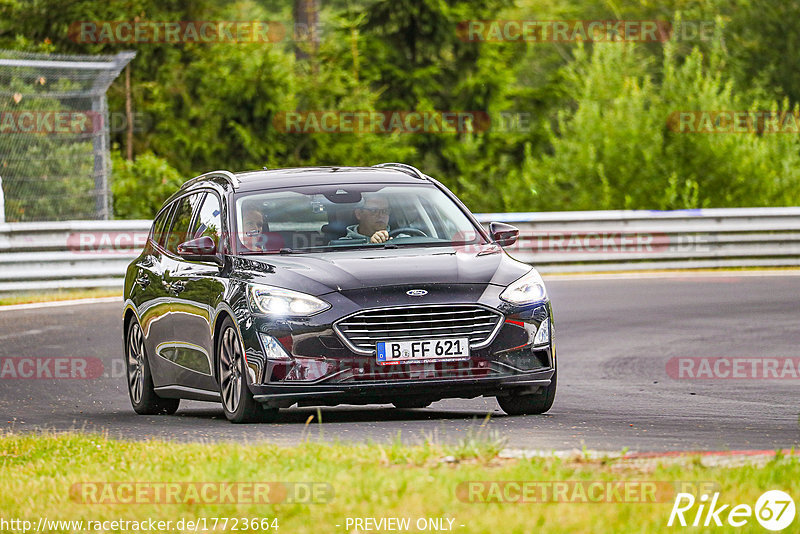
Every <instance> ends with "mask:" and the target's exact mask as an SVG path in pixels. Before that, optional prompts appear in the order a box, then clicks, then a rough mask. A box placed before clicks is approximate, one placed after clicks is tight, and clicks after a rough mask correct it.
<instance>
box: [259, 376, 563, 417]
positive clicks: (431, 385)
mask: <svg viewBox="0 0 800 534" xmlns="http://www.w3.org/2000/svg"><path fill="white" fill-rule="evenodd" d="M554 372H555V371H554V370H553V369H547V370H543V371H536V372H532V373H526V374H524V375H517V376H507V377H502V378H497V377H487V378H473V379H454V380H453V379H449V380H448V379H445V380H436V379H430V380H408V381H404V382H386V383H370V384H333V385H331V384H318V385H302V386H301V385H270V386H263V385H261V386H253V387H251V388H250V389H251V390H253V393H254V398H255V400H256V401H258V402H261V403H264V404H266V405H267V406H270V407H273V408H288V407H290V406H292V405H294V404H297V405H298V406H314V405H330V406H332V405H337V404H388V403H391V402H392V401H396V400H399V399H408V398H414V399H425V400H427V401H430V402H435V401H438V400H442V399H451V398H461V399H471V398H475V397H480V396H487V397H488V396H492V397H494V396H498V395H508V394H510V393H534V392H535V391H537V390H538V389H539V388H540V387H545V386H549V385H550V379H551V378H552V377H553V373H554Z"/></svg>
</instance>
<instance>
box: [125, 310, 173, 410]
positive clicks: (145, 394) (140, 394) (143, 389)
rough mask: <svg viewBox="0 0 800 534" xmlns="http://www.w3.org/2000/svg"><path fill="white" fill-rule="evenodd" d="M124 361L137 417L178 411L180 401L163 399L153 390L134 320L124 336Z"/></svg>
mask: <svg viewBox="0 0 800 534" xmlns="http://www.w3.org/2000/svg"><path fill="white" fill-rule="evenodd" d="M125 361H126V365H125V367H126V370H127V377H128V395H129V396H130V398H131V406H133V411H135V412H136V413H138V414H139V415H160V414H167V415H172V414H174V413H175V412H176V411H178V406H179V405H180V403H181V400H180V399H163V398H161V397H159V396H158V395H156V392H155V389H154V388H153V375H151V374H150V364H149V362H148V361H147V351H146V349H145V348H144V335H143V334H142V328H141V327H140V326H139V323H138V322H136V320H135V319H133V320H131V323H130V325H128V332H127V335H126V336H125Z"/></svg>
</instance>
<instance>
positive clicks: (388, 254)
mask: <svg viewBox="0 0 800 534" xmlns="http://www.w3.org/2000/svg"><path fill="white" fill-rule="evenodd" d="M234 268H235V270H236V272H237V274H238V275H239V276H240V277H243V278H248V279H249V281H252V282H255V283H263V284H269V285H274V286H278V287H284V288H289V289H295V290H298V291H303V292H305V293H309V294H312V295H324V294H326V293H330V292H333V291H348V290H353V289H363V288H369V287H385V286H402V285H413V284H424V285H431V284H448V285H452V284H478V285H483V286H485V285H488V284H492V285H499V286H506V285H508V284H510V283H511V282H513V281H514V280H516V279H517V278H519V277H520V276H522V275H523V274H525V273H526V272H528V271H529V270H530V266H529V265H526V264H524V263H521V262H518V261H516V260H514V259H512V258H510V257H509V256H508V255H507V254H506V253H505V252H504V251H503V250H502V249H500V248H499V247H497V246H494V245H487V246H482V247H480V248H479V250H470V251H464V250H459V249H454V248H450V247H447V248H444V247H442V248H415V249H411V248H409V249H377V250H364V249H361V250H354V251H340V252H326V253H314V254H288V255H280V256H278V255H248V256H245V257H242V258H240V259H239V261H237V262H236V263H235V267H234Z"/></svg>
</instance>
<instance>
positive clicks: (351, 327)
mask: <svg viewBox="0 0 800 534" xmlns="http://www.w3.org/2000/svg"><path fill="white" fill-rule="evenodd" d="M502 319H503V316H502V315H500V314H499V313H497V312H495V311H492V310H490V309H488V308H483V307H481V306H474V305H432V306H409V307H404V308H381V309H375V310H365V311H362V312H358V313H356V314H354V315H351V316H349V317H346V318H345V319H342V320H341V321H339V322H338V323H336V330H337V332H338V333H339V335H340V336H341V337H342V338H343V339H344V340H345V341H346V342H347V344H348V345H350V347H351V348H354V349H356V352H359V353H361V354H372V353H373V352H374V351H375V346H376V344H377V343H378V342H379V341H397V340H403V339H415V340H416V339H432V338H436V337H447V338H454V337H466V338H469V343H470V347H472V348H473V349H474V348H481V347H483V346H485V345H486V344H488V342H489V341H490V340H491V337H492V335H493V334H494V333H495V331H496V330H497V327H498V326H499V324H500V322H501V321H502Z"/></svg>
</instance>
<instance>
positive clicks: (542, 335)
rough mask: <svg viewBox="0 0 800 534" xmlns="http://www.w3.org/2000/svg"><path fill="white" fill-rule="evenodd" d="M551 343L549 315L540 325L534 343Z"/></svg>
mask: <svg viewBox="0 0 800 534" xmlns="http://www.w3.org/2000/svg"><path fill="white" fill-rule="evenodd" d="M548 343H550V318H549V317H548V318H547V319H545V320H544V321H542V324H540V325H539V331H538V332H536V336H535V337H534V338H533V344H534V345H546V344H548Z"/></svg>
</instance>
